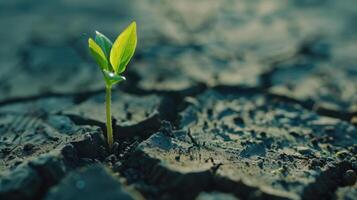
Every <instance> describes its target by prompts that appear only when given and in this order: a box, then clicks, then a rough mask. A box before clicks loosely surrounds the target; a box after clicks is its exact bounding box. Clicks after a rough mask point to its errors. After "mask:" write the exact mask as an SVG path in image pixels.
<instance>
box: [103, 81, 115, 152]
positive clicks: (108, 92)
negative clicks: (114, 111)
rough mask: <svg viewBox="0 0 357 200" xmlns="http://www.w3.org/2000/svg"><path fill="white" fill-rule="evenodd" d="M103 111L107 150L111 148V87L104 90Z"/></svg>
mask: <svg viewBox="0 0 357 200" xmlns="http://www.w3.org/2000/svg"><path fill="white" fill-rule="evenodd" d="M105 92H106V94H105V111H106V113H105V114H106V117H107V141H108V145H109V149H111V148H112V146H113V127H112V115H111V112H110V110H111V105H110V104H111V96H112V87H111V86H110V85H107V86H106V88H105Z"/></svg>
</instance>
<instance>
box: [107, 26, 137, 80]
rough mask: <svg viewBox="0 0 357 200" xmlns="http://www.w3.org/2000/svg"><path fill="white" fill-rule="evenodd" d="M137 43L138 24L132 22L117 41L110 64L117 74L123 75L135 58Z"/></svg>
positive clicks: (111, 53) (111, 52) (112, 50)
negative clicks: (131, 60)
mask: <svg viewBox="0 0 357 200" xmlns="http://www.w3.org/2000/svg"><path fill="white" fill-rule="evenodd" d="M136 43H137V36H136V22H132V23H131V24H130V25H129V26H128V27H127V28H126V29H125V30H124V31H123V32H122V33H121V34H120V35H119V36H118V38H117V39H116V40H115V42H114V44H113V47H112V49H111V51H110V63H111V64H112V67H113V69H114V71H115V73H116V74H120V73H122V72H123V71H124V70H125V68H126V66H127V65H128V63H129V61H130V59H131V58H132V57H133V55H134V52H135V48H136Z"/></svg>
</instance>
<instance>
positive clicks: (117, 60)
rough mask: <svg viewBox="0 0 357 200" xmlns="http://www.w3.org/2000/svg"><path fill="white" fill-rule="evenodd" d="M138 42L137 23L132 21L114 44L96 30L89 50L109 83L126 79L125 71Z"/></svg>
mask: <svg viewBox="0 0 357 200" xmlns="http://www.w3.org/2000/svg"><path fill="white" fill-rule="evenodd" d="M136 44H137V35H136V23H135V22H132V23H131V24H130V25H129V26H128V27H127V28H126V29H125V30H124V31H123V32H122V33H121V34H120V35H119V36H118V38H117V39H116V40H115V42H114V44H113V43H112V42H111V41H110V40H109V39H108V38H107V37H106V36H105V35H103V34H102V33H99V32H98V31H96V37H95V41H94V40H93V39H92V38H89V40H88V45H89V50H90V53H91V54H92V56H93V57H94V59H95V60H96V62H97V63H98V65H99V66H100V68H101V70H102V72H103V74H104V78H105V79H106V82H107V84H108V83H111V84H114V83H117V82H119V81H122V80H125V78H124V77H123V76H120V75H119V74H121V73H123V72H124V71H125V69H126V66H127V65H128V63H129V61H130V59H131V58H132V57H133V55H134V52H135V48H136Z"/></svg>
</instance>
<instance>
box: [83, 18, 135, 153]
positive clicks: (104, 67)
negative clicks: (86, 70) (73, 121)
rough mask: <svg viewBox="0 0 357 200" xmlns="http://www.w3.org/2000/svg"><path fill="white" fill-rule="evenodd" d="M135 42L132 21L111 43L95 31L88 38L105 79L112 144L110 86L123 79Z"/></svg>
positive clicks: (108, 130) (107, 119) (106, 109)
mask: <svg viewBox="0 0 357 200" xmlns="http://www.w3.org/2000/svg"><path fill="white" fill-rule="evenodd" d="M136 43H137V36H136V23H135V21H134V22H132V23H131V24H130V25H129V26H128V27H127V28H125V30H124V31H123V32H122V33H121V34H120V35H119V36H118V37H117V39H116V40H115V41H114V43H112V42H111V41H110V40H109V39H108V38H107V37H106V36H105V35H103V34H102V33H100V32H98V31H96V32H95V38H94V40H93V39H92V38H89V39H88V45H89V51H90V53H91V55H92V56H93V58H94V59H95V61H96V62H97V63H98V65H99V67H100V70H101V71H102V73H103V77H104V80H105V92H106V95H105V111H106V127H107V141H108V145H109V148H112V146H113V127H112V117H111V105H110V104H111V89H112V86H113V85H115V84H117V83H120V82H121V81H123V80H125V77H124V76H121V74H122V73H123V72H124V71H125V68H126V66H127V65H128V63H129V61H130V59H131V58H132V57H133V55H134V52H135V48H136Z"/></svg>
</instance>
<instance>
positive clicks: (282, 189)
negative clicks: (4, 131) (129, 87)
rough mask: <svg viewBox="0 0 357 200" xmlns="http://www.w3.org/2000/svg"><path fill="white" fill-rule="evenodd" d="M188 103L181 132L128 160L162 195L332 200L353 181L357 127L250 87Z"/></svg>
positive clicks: (147, 144)
mask: <svg viewBox="0 0 357 200" xmlns="http://www.w3.org/2000/svg"><path fill="white" fill-rule="evenodd" d="M186 101H187V102H188V103H189V104H190V105H189V106H188V107H187V108H186V109H185V110H183V111H182V112H180V120H179V123H178V124H179V128H180V131H172V130H170V128H166V129H163V130H162V131H160V132H158V133H156V134H154V135H152V136H151V137H150V138H149V139H148V140H146V141H144V142H142V143H141V144H140V145H139V146H138V148H137V150H136V152H135V153H136V156H134V157H133V158H132V159H133V161H132V162H131V161H129V162H128V163H129V166H130V167H133V168H134V169H135V170H137V171H139V172H141V173H142V176H144V178H145V180H146V181H147V183H148V184H149V185H155V186H156V187H157V188H158V191H157V192H159V194H160V195H164V196H165V195H167V198H170V197H171V198H172V196H174V197H175V198H177V199H180V198H187V199H190V198H193V197H195V196H196V195H197V193H198V192H200V191H202V190H203V191H221V192H228V193H233V194H235V195H236V196H237V197H240V198H242V199H331V198H333V197H334V196H335V192H336V190H337V189H338V188H339V187H345V186H348V185H353V184H354V183H355V180H356V174H355V172H354V170H356V169H355V167H356V156H355V155H356V147H357V146H356V142H355V141H356V139H357V134H356V133H357V129H356V127H354V126H352V125H350V124H348V123H346V122H344V121H340V120H336V119H331V118H327V117H322V116H318V115H316V114H315V113H314V112H311V111H309V110H305V109H303V108H302V107H301V106H300V105H297V104H291V103H284V102H280V101H276V100H274V99H269V98H267V97H266V96H264V95H261V94H259V93H255V92H252V91H251V90H250V91H244V90H242V91H239V90H229V91H225V92H223V93H219V92H216V91H207V92H205V93H203V94H201V95H199V96H198V97H197V99H193V98H187V99H186ZM138 160H139V161H138ZM128 176H129V177H128V178H129V179H130V178H131V176H130V174H129V175H128ZM350 178H351V180H350ZM350 181H351V182H350ZM354 189H355V188H354ZM147 192H150V190H148V191H147ZM346 198H347V197H346Z"/></svg>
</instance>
